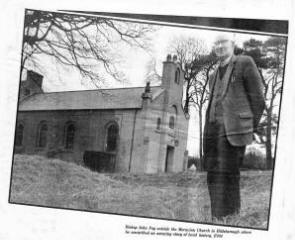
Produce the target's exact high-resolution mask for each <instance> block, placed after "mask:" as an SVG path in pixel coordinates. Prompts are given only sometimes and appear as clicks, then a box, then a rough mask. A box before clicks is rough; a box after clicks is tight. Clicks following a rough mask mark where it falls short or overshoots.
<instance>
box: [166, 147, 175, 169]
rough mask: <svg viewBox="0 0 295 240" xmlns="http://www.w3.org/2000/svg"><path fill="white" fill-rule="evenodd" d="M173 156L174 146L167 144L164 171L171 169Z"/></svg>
mask: <svg viewBox="0 0 295 240" xmlns="http://www.w3.org/2000/svg"><path fill="white" fill-rule="evenodd" d="M173 158H174V147H172V146H167V151H166V160H165V172H172V171H173Z"/></svg>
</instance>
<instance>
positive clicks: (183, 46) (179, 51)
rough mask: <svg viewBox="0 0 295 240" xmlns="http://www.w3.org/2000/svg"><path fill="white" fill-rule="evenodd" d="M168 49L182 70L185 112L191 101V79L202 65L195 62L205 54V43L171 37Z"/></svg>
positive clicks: (198, 40)
mask: <svg viewBox="0 0 295 240" xmlns="http://www.w3.org/2000/svg"><path fill="white" fill-rule="evenodd" d="M169 51H172V53H173V54H175V55H176V56H177V59H178V60H179V62H180V65H181V68H182V70H183V71H184V80H185V93H184V94H185V96H184V97H185V102H184V109H185V111H186V112H189V105H190V103H192V102H193V101H192V98H193V89H194V84H193V81H194V80H195V78H196V76H197V75H198V73H199V72H200V71H201V69H202V66H201V65H198V64H197V63H198V59H200V58H201V57H202V56H203V55H204V54H206V51H207V49H206V45H205V42H204V41H203V40H201V39H198V38H193V37H188V38H186V37H179V38H175V39H173V41H172V42H171V44H170V46H169Z"/></svg>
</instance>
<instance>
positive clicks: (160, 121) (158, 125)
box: [156, 117, 162, 130]
mask: <svg viewBox="0 0 295 240" xmlns="http://www.w3.org/2000/svg"><path fill="white" fill-rule="evenodd" d="M161 124H162V120H161V118H160V117H157V127H156V129H157V130H160V129H161Z"/></svg>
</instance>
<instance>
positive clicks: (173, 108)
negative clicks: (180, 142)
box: [169, 105, 177, 129]
mask: <svg viewBox="0 0 295 240" xmlns="http://www.w3.org/2000/svg"><path fill="white" fill-rule="evenodd" d="M176 117H177V108H176V106H175V105H173V106H171V108H170V117H169V128H171V129H174V128H175V124H176Z"/></svg>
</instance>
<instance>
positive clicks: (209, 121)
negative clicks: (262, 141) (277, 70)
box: [203, 33, 265, 219]
mask: <svg viewBox="0 0 295 240" xmlns="http://www.w3.org/2000/svg"><path fill="white" fill-rule="evenodd" d="M214 51H215V53H216V55H217V57H218V59H219V62H218V64H217V68H216V70H215V72H214V73H213V74H212V76H211V77H210V80H209V89H210V98H209V105H208V109H207V113H206V122H205V129H204V146H203V149H204V168H205V170H206V171H207V183H208V189H209V195H210V200H211V214H212V218H214V217H215V218H217V219H220V218H222V217H224V216H227V215H232V214H238V213H239V211H240V185H239V184H240V183H239V181H240V170H239V167H240V165H241V163H242V160H243V156H244V153H245V148H246V145H247V144H250V143H251V142H252V140H253V133H254V131H255V129H256V128H257V126H258V124H259V121H260V118H261V115H262V112H263V110H264V104H265V103H264V97H263V84H262V79H261V76H260V73H259V71H258V69H257V67H256V65H255V63H254V61H253V59H252V58H251V57H249V56H244V55H239V56H236V55H234V35H233V34H230V33H224V34H220V35H218V36H217V38H216V40H215V42H214Z"/></svg>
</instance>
